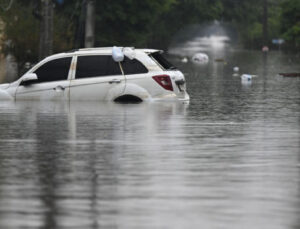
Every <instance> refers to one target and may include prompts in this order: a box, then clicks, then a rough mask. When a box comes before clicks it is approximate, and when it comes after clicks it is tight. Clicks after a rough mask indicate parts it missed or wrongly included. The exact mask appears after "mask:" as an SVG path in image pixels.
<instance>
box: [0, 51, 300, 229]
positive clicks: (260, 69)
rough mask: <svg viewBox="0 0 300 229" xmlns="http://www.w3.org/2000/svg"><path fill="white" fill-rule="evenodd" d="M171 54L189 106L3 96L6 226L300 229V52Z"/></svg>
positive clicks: (2, 222)
mask: <svg viewBox="0 0 300 229" xmlns="http://www.w3.org/2000/svg"><path fill="white" fill-rule="evenodd" d="M215 57H217V56H214V57H213V58H215ZM171 58H172V60H173V62H174V63H175V64H177V65H178V67H179V68H180V69H181V70H182V71H183V72H184V73H185V74H186V80H187V84H188V86H187V88H188V91H189V94H190V96H191V102H190V104H189V105H187V104H180V103H147V104H145V103H143V104H133V105H129V104H127V105H126V104H125V105H121V104H113V103H87V102H85V103H84V102H81V103H60V102H58V103H53V102H43V103H42V102H40V103H36V102H16V103H5V102H1V103H0V228H5V229H7V228H8V229H9V228H17V229H19V228H30V229H32V228H45V229H56V228H61V229H64V228H72V229H73V228H80V229H82V228H87V229H95V228H130V229H134V228H136V229H141V228H149V229H156V228H172V229H174V228H180V229H181V228H209V229H210V228H213V229H214V228H216V229H219V228H220V229H221V228H236V229H241V228H243V229H248V228H249V229H252V228H261V229H265V228H271V229H296V228H300V217H299V215H300V78H284V77H281V76H278V75H277V73H279V72H297V71H298V72H299V71H300V66H299V63H300V59H299V57H296V56H290V55H285V54H282V53H279V52H270V53H269V54H268V56H264V55H263V54H262V53H261V52H254V51H253V52H250V51H242V50H240V51H230V50H229V51H228V52H226V53H223V54H222V56H218V58H224V60H222V59H218V60H217V61H214V60H213V58H211V60H210V62H209V64H208V65H195V64H193V63H187V64H183V63H181V62H180V58H177V57H171ZM234 66H239V67H240V73H249V74H255V75H258V76H257V77H256V78H253V80H252V81H251V82H242V81H241V79H240V77H239V76H233V71H232V68H233V67H234Z"/></svg>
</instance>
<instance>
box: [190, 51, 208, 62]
mask: <svg viewBox="0 0 300 229" xmlns="http://www.w3.org/2000/svg"><path fill="white" fill-rule="evenodd" d="M192 61H193V62H194V63H196V64H207V63H208V61H209V58H208V55H207V54H205V53H196V54H195V55H194V56H193V57H192Z"/></svg>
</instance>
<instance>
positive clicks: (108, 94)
mask: <svg viewBox="0 0 300 229" xmlns="http://www.w3.org/2000/svg"><path fill="white" fill-rule="evenodd" d="M70 87H71V89H70V90H71V92H70V98H71V100H114V99H115V98H117V97H118V96H120V95H121V94H122V93H123V91H124V88H125V77H124V75H123V74H122V71H121V68H120V64H119V63H117V62H115V61H114V60H113V59H112V56H111V55H84V56H78V57H77V64H76V73H75V76H74V79H72V81H71V86H70Z"/></svg>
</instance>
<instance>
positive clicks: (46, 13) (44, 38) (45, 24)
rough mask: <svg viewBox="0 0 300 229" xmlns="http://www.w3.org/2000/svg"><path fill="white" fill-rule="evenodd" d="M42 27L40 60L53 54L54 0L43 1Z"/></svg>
mask: <svg viewBox="0 0 300 229" xmlns="http://www.w3.org/2000/svg"><path fill="white" fill-rule="evenodd" d="M41 4H42V5H41V25H40V46H39V59H40V60H41V59H43V58H45V57H47V56H49V55H51V54H52V53H53V16H54V9H53V7H54V6H53V3H52V0H41Z"/></svg>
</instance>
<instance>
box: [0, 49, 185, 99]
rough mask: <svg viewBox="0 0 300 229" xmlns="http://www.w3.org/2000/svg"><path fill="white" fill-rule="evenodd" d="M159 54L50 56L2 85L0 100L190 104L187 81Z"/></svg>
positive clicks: (112, 51) (96, 52)
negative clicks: (186, 102)
mask: <svg viewBox="0 0 300 229" xmlns="http://www.w3.org/2000/svg"><path fill="white" fill-rule="evenodd" d="M161 53H162V52H161V51H160V50H153V49H134V48H117V47H109V48H91V49H79V50H72V51H70V52H65V53H60V54H56V55H52V56H49V57H47V58H46V59H44V60H42V61H41V62H39V63H38V64H37V65H35V66H34V67H33V68H32V69H30V70H29V71H28V72H27V73H26V74H25V75H23V76H22V77H21V78H20V79H19V80H17V81H15V82H13V83H11V84H1V85H0V100H3V99H12V100H102V101H116V102H142V101H148V100H180V101H189V95H188V94H187V92H186V84H185V78H184V75H183V74H182V73H181V72H180V71H179V70H177V69H176V68H174V67H173V66H172V65H171V64H170V63H169V62H168V61H167V60H166V59H164V57H163V56H162V55H161Z"/></svg>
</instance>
